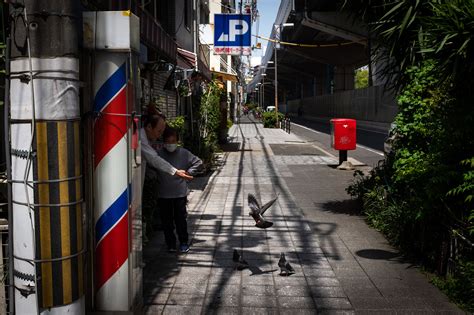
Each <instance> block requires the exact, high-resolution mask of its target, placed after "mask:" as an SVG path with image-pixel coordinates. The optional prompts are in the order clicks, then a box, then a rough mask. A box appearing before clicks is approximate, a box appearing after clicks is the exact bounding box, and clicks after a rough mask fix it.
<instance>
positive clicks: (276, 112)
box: [274, 26, 280, 127]
mask: <svg viewBox="0 0 474 315" xmlns="http://www.w3.org/2000/svg"><path fill="white" fill-rule="evenodd" d="M278 32H280V28H279V26H278V28H277V33H278ZM275 37H276V36H275ZM277 45H278V43H275V46H274V47H275V115H276V125H277V127H278V60H277V59H278V57H277V51H278V49H277Z"/></svg>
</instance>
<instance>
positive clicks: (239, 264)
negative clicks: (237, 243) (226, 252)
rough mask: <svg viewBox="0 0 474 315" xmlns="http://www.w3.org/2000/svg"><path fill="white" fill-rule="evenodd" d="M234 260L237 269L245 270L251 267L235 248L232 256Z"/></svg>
mask: <svg viewBox="0 0 474 315" xmlns="http://www.w3.org/2000/svg"><path fill="white" fill-rule="evenodd" d="M232 260H233V261H234V263H235V269H237V270H244V269H246V268H248V267H249V263H248V262H246V261H245V260H244V259H243V258H242V256H240V254H239V252H238V251H237V250H236V249H234V256H233V257H232Z"/></svg>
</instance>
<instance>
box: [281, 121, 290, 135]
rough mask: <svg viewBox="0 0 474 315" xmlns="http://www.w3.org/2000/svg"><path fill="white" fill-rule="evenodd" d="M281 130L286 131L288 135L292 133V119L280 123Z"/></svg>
mask: <svg viewBox="0 0 474 315" xmlns="http://www.w3.org/2000/svg"><path fill="white" fill-rule="evenodd" d="M280 128H281V129H283V130H285V131H286V132H287V133H291V120H290V118H284V119H282V120H281V121H280Z"/></svg>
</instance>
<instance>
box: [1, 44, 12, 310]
mask: <svg viewBox="0 0 474 315" xmlns="http://www.w3.org/2000/svg"><path fill="white" fill-rule="evenodd" d="M10 45H11V38H10V37H8V38H7V40H6V53H5V102H4V117H3V118H4V120H5V121H4V124H5V125H4V129H5V130H4V137H5V155H6V163H7V195H8V196H7V198H8V283H9V287H8V297H9V299H10V305H9V310H10V314H14V313H15V288H14V285H13V281H14V278H13V211H12V183H11V179H12V168H11V157H10V122H9V116H10V78H9V75H10Z"/></svg>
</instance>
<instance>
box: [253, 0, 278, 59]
mask: <svg viewBox="0 0 474 315" xmlns="http://www.w3.org/2000/svg"><path fill="white" fill-rule="evenodd" d="M279 7H280V1H279V0H257V9H258V11H259V13H260V25H259V31H258V35H260V36H264V37H270V33H271V32H272V25H273V23H274V22H275V18H276V15H277V13H278V8H279ZM256 26H257V23H254V24H253V26H252V34H256V31H257V29H256ZM256 40H257V38H255V37H254V38H253V40H252V45H255V42H256ZM258 40H259V41H260V42H261V43H262V49H254V50H253V51H252V59H251V63H252V66H255V65H259V64H260V60H261V57H262V56H263V55H264V54H265V48H266V47H267V41H265V40H262V39H258Z"/></svg>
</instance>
